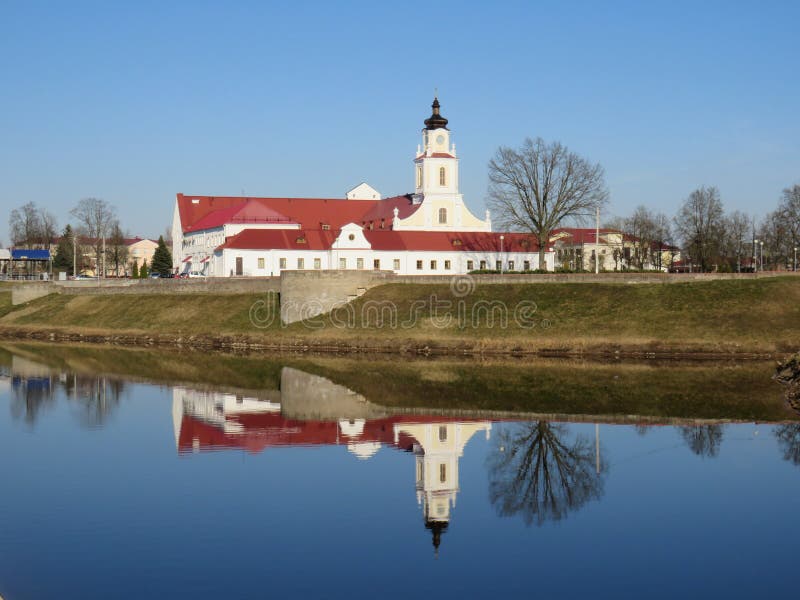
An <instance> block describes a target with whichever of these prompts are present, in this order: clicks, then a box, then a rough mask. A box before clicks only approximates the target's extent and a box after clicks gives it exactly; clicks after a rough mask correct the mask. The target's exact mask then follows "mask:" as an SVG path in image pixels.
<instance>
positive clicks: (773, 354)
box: [0, 326, 797, 361]
mask: <svg viewBox="0 0 800 600" xmlns="http://www.w3.org/2000/svg"><path fill="white" fill-rule="evenodd" d="M0 339H2V340H7V341H40V342H54V343H71V344H74V343H88V344H98V345H103V344H105V345H116V346H131V347H143V346H144V347H146V346H158V347H178V348H191V349H198V350H222V351H246V352H292V353H319V354H367V353H370V354H382V355H391V354H396V355H415V356H460V357H464V356H467V357H469V356H473V357H509V358H513V357H531V358H536V357H540V358H561V357H563V358H583V357H585V358H597V359H617V358H620V359H621V358H629V359H631V358H632V359H658V360H742V361H744V360H784V359H785V358H786V357H787V356H789V355H791V354H793V353H794V352H796V351H797V349H796V348H791V347H783V346H781V345H773V346H771V347H760V348H758V349H755V350H744V349H743V348H742V346H741V345H740V344H731V345H729V346H728V345H726V346H724V347H722V348H719V347H703V346H696V345H685V346H682V345H675V344H660V345H658V346H654V345H652V344H624V343H613V342H580V343H576V342H570V341H564V342H562V343H561V345H559V346H558V347H554V346H552V345H551V346H549V347H537V343H536V342H530V343H529V344H527V345H522V344H521V343H520V342H519V340H503V339H476V340H474V341H472V342H465V341H463V340H436V341H433V340H424V339H419V340H418V339H409V338H406V339H391V340H387V339H370V338H362V339H348V338H344V337H342V338H329V337H326V338H322V339H308V338H301V337H272V338H270V339H264V338H260V337H252V336H246V335H224V334H218V335H216V334H196V335H184V334H177V333H170V332H164V333H158V334H154V333H151V332H141V331H112V330H104V329H98V330H92V331H85V330H84V331H77V330H73V329H69V328H54V327H8V326H0Z"/></svg>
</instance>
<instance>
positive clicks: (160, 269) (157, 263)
mask: <svg viewBox="0 0 800 600" xmlns="http://www.w3.org/2000/svg"><path fill="white" fill-rule="evenodd" d="M150 270H151V271H153V272H154V273H158V274H159V275H161V276H162V277H166V276H167V275H169V274H170V273H171V272H172V254H171V253H170V251H169V248H167V244H166V243H165V242H164V236H163V235H162V236H159V238H158V248H156V251H155V252H154V253H153V261H152V263H151V268H150Z"/></svg>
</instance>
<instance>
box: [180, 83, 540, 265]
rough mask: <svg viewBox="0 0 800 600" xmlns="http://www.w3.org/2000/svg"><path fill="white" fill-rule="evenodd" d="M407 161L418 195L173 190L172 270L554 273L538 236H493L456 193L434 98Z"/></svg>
mask: <svg viewBox="0 0 800 600" xmlns="http://www.w3.org/2000/svg"><path fill="white" fill-rule="evenodd" d="M432 109H433V111H432V114H431V116H430V117H429V118H428V119H426V120H425V122H424V125H425V126H424V128H423V130H422V143H421V144H420V145H419V146H418V147H417V151H416V153H415V155H414V159H413V168H414V192H413V193H409V194H405V195H402V196H394V197H390V198H383V197H382V196H381V194H380V192H378V191H377V190H375V189H374V188H373V187H371V186H370V185H369V184H367V183H361V184H359V185H358V186H356V187H355V188H353V189H352V190H350V191H349V192H347V193H346V194H345V196H344V198H244V197H215V196H193V195H184V194H178V195H177V198H176V202H175V209H174V214H173V226H172V239H173V260H174V263H175V267H176V268H177V269H179V270H181V271H183V272H192V271H194V272H198V273H200V274H203V275H209V276H216V277H227V276H250V277H265V276H266V277H268V276H277V275H279V274H280V273H281V272H282V271H285V270H311V269H320V270H321V269H355V270H359V269H367V270H372V269H376V270H386V271H393V272H395V273H398V274H404V275H434V274H435V275H446V274H462V273H468V272H470V271H475V270H503V271H522V270H535V269H539V268H545V267H546V268H548V269H550V270H552V269H553V266H554V253H553V251H552V249H551V248H548V249H547V251H546V253H545V257H546V258H545V261H546V263H547V265H546V266H545V265H539V242H538V240H537V239H536V237H535V236H533V235H530V234H521V233H496V232H493V231H492V222H491V218H490V215H489V213H488V211H487V212H486V214H485V215H484V218H483V219H481V218H479V217H478V216H476V215H475V214H473V213H472V212H471V211H470V210H469V208H468V207H467V206H466V204H465V203H464V199H463V196H462V194H461V193H460V191H459V171H458V156H457V154H456V147H455V144H454V143H452V140H451V132H450V130H449V129H448V128H447V123H448V121H447V119H445V118H444V117H443V116H442V115H441V112H440V105H439V101H438V99H434V101H433V105H432Z"/></svg>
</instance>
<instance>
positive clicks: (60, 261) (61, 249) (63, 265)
mask: <svg viewBox="0 0 800 600" xmlns="http://www.w3.org/2000/svg"><path fill="white" fill-rule="evenodd" d="M74 241H75V240H74V239H73V234H72V227H70V226H69V225H67V226H66V227H65V228H64V232H63V233H62V234H61V239H60V240H58V246H57V247H56V255H55V256H54V257H53V269H55V270H56V271H67V274H69V275H75V269H74V268H73V264H72V257H73V247H72V244H73V243H74Z"/></svg>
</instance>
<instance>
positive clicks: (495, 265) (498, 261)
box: [494, 260, 503, 271]
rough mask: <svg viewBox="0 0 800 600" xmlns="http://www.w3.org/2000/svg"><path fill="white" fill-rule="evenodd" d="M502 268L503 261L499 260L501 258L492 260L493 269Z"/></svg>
mask: <svg viewBox="0 0 800 600" xmlns="http://www.w3.org/2000/svg"><path fill="white" fill-rule="evenodd" d="M502 268H503V261H501V260H496V261H494V269H495V271H499V270H500V269H502Z"/></svg>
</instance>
